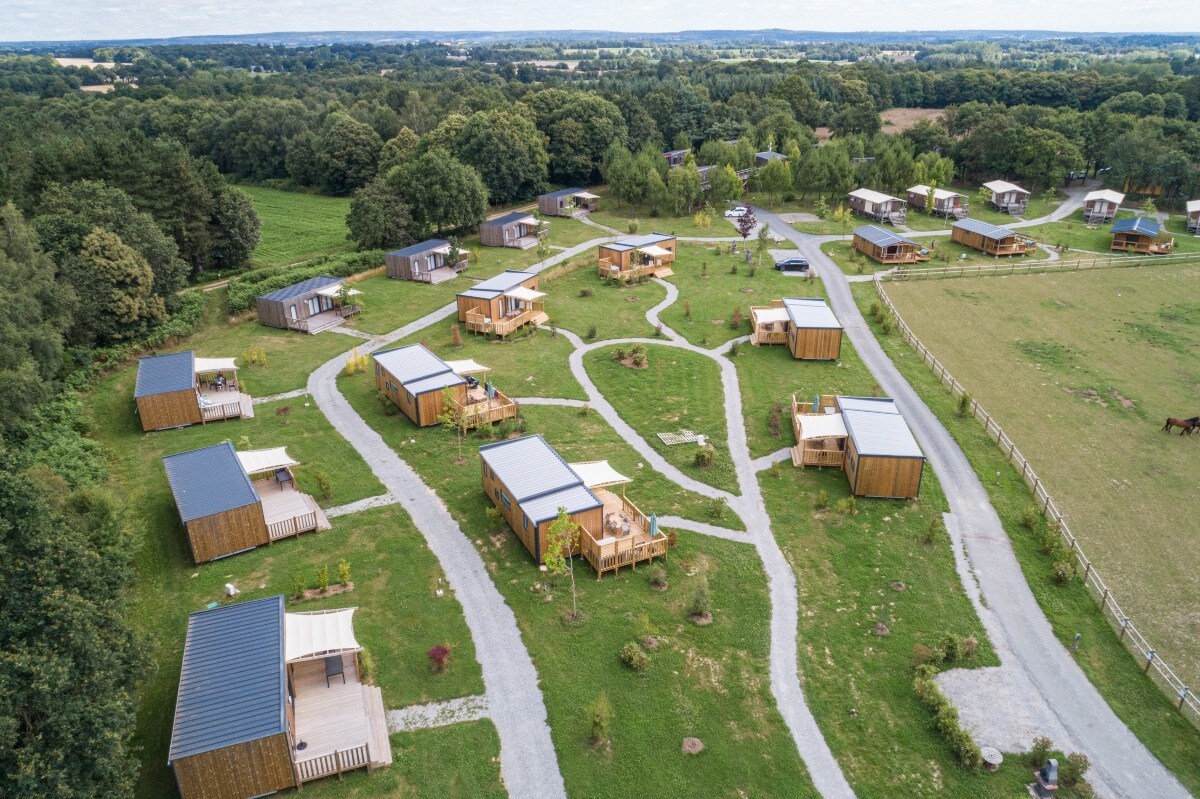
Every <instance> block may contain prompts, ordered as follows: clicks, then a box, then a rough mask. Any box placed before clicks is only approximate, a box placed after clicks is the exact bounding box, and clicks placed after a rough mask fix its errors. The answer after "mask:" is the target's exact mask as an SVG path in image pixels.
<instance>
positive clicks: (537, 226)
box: [479, 211, 548, 250]
mask: <svg viewBox="0 0 1200 799" xmlns="http://www.w3.org/2000/svg"><path fill="white" fill-rule="evenodd" d="M547 232H548V231H547V230H546V223H545V222H541V221H539V220H538V219H537V217H534V216H530V215H529V214H527V213H525V212H524V211H511V212H509V213H507V214H501V215H500V216H496V217H492V218H491V219H486V220H484V221H483V223H482V224H480V225H479V243H480V244H482V245H484V246H485V247H515V248H516V249H518V250H529V249H532V248H534V247H536V246H537V243H538V239H540V238H541V237H542V236H545V235H546V233H547Z"/></svg>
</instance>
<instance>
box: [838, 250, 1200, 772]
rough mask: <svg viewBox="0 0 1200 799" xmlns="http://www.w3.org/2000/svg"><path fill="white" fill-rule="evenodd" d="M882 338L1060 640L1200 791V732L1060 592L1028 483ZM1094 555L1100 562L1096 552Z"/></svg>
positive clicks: (1065, 589)
mask: <svg viewBox="0 0 1200 799" xmlns="http://www.w3.org/2000/svg"><path fill="white" fill-rule="evenodd" d="M1126 274H1128V273H1126ZM854 293H855V298H856V300H857V302H858V305H859V307H860V308H862V309H863V311H864V313H865V312H866V310H867V308H868V307H869V306H870V304H871V303H872V302H873V301H874V299H875V296H874V291H873V289H872V288H871V287H870V286H868V285H861V286H856V287H854ZM875 333H876V336H877V337H878V338H879V341H880V344H881V345H882V346H883V347H884V349H885V350H886V351H887V353H888V355H889V356H890V357H891V358H892V361H893V362H894V363H895V364H896V366H897V367H898V368H899V369H900V371H901V372H902V373H903V375H904V377H905V379H907V380H908V382H909V383H910V384H911V385H912V386H913V388H914V389H916V390H917V392H918V393H919V394H920V395H921V398H922V399H923V400H924V401H925V402H926V403H928V405H929V406H930V408H931V409H932V410H933V411H934V413H936V414H937V416H938V418H939V420H940V421H941V422H942V424H944V425H945V426H946V427H947V429H948V430H949V431H950V432H951V434H952V435H953V436H954V438H955V440H956V441H957V442H958V444H959V446H961V447H962V448H963V452H964V453H965V454H966V456H967V458H968V460H969V461H970V462H971V465H972V467H973V468H974V469H975V471H976V473H977V474H978V475H979V476H980V479H981V481H982V482H983V485H984V487H985V488H986V489H987V491H988V494H989V495H990V498H991V501H992V504H993V505H994V506H995V508H996V511H997V513H999V515H1000V518H1001V521H1002V522H1003V523H1004V527H1005V530H1006V531H1007V532H1008V534H1009V538H1010V539H1011V541H1012V543H1013V549H1014V551H1015V552H1016V554H1017V557H1018V559H1019V561H1020V563H1021V568H1022V570H1023V571H1024V574H1025V579H1026V580H1027V581H1028V583H1029V586H1030V588H1031V590H1032V591H1033V593H1034V596H1035V597H1036V598H1037V600H1038V604H1039V605H1040V606H1041V608H1042V610H1043V611H1044V612H1045V614H1046V617H1047V619H1048V620H1049V621H1050V624H1051V626H1052V627H1053V629H1054V633H1055V635H1056V636H1057V637H1058V639H1059V641H1061V642H1062V644H1063V645H1064V646H1071V645H1073V643H1074V637H1075V634H1076V633H1078V634H1080V635H1081V636H1082V638H1081V639H1080V640H1081V645H1080V646H1079V648H1078V651H1077V652H1076V654H1075V658H1076V661H1077V662H1078V663H1079V665H1080V667H1081V668H1082V669H1083V670H1084V672H1085V673H1086V674H1087V676H1088V678H1089V679H1090V680H1091V682H1092V684H1093V685H1095V686H1096V687H1097V689H1098V690H1099V691H1100V693H1101V694H1102V695H1103V696H1104V699H1105V701H1107V702H1108V703H1109V705H1110V707H1112V709H1113V711H1114V712H1116V714H1117V715H1118V716H1119V717H1120V718H1121V720H1122V721H1124V722H1125V723H1126V724H1128V725H1129V727H1130V729H1131V730H1132V731H1133V732H1134V734H1135V735H1137V736H1138V738H1139V739H1141V740H1142V741H1143V742H1144V743H1145V744H1146V746H1147V747H1149V749H1150V751H1151V752H1152V753H1153V754H1154V755H1155V756H1156V757H1157V758H1159V760H1161V761H1162V762H1163V763H1164V764H1165V765H1166V766H1167V768H1169V769H1170V770H1171V771H1172V772H1173V773H1174V774H1175V775H1176V776H1177V777H1178V778H1179V779H1180V781H1181V782H1182V783H1183V784H1184V785H1185V786H1186V787H1187V788H1188V790H1189V791H1191V792H1193V793H1197V792H1200V731H1198V730H1197V729H1196V728H1195V727H1194V726H1192V725H1191V723H1189V722H1188V721H1187V720H1186V719H1184V718H1183V717H1182V716H1180V715H1179V713H1177V712H1176V711H1175V707H1174V703H1173V702H1172V701H1171V700H1170V699H1169V698H1168V697H1166V696H1165V695H1164V694H1163V693H1162V692H1161V691H1160V690H1159V689H1158V688H1157V687H1156V686H1155V685H1154V684H1153V683H1151V681H1150V680H1149V679H1147V678H1146V677H1145V676H1143V674H1142V671H1141V663H1140V662H1139V661H1138V660H1135V659H1134V658H1133V657H1131V656H1130V654H1129V653H1128V651H1127V650H1126V649H1125V648H1124V647H1123V646H1122V645H1121V643H1120V642H1118V640H1117V635H1116V632H1115V631H1114V629H1113V628H1112V627H1111V626H1110V625H1109V623H1108V621H1107V620H1106V619H1104V618H1103V617H1102V616H1101V615H1100V612H1099V610H1098V608H1097V606H1096V603H1095V601H1094V600H1093V599H1092V598H1091V596H1090V595H1089V594H1088V593H1087V591H1086V590H1085V589H1084V587H1083V585H1082V583H1080V582H1077V581H1075V582H1071V583H1069V584H1068V585H1066V586H1060V585H1058V584H1056V583H1055V582H1054V581H1053V579H1052V570H1053V564H1052V563H1051V559H1050V558H1047V557H1046V556H1044V555H1043V554H1042V553H1041V551H1040V542H1039V540H1038V535H1037V534H1035V533H1031V532H1029V531H1027V530H1026V529H1025V528H1024V527H1023V526H1022V524H1021V518H1022V515H1023V513H1024V512H1025V510H1026V509H1027V508H1028V507H1029V506H1030V504H1031V499H1030V495H1029V490H1028V488H1027V487H1026V485H1025V483H1024V481H1023V480H1022V479H1021V476H1020V475H1019V474H1018V473H1017V471H1016V470H1015V469H1013V468H1012V466H1011V465H1009V464H1008V463H1007V461H1006V460H1005V458H1004V456H1003V454H1002V453H1001V452H1000V450H999V449H998V448H997V447H996V444H995V442H994V441H993V440H992V439H990V438H989V437H988V436H987V435H986V434H985V433H984V431H983V429H982V427H981V426H980V425H979V423H978V422H976V421H975V420H974V419H971V418H967V417H959V416H958V414H957V412H956V405H957V402H956V400H955V399H954V398H953V397H951V395H950V393H949V392H948V391H947V390H946V389H945V387H944V386H942V385H941V383H940V382H939V381H938V379H937V378H936V377H935V376H934V375H933V373H932V372H931V371H930V370H929V369H928V368H927V367H926V366H925V365H924V364H923V363H922V362H921V360H920V358H919V357H918V356H917V355H916V353H915V352H913V350H912V349H911V348H910V347H909V346H908V345H907V344H906V343H905V342H904V340H903V339H902V338H901V337H900V336H898V335H895V334H892V335H890V336H889V335H881V334H880V331H879V330H878V328H877V326H876V329H875ZM997 475H998V477H997ZM1089 554H1092V555H1093V557H1094V553H1092V552H1091V551H1090V550H1089ZM1140 623H1141V621H1140V620H1139V624H1140Z"/></svg>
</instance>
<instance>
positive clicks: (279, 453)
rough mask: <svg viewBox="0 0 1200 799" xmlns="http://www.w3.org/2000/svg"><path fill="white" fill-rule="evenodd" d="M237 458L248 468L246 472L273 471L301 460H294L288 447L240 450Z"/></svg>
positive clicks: (295, 464)
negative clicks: (289, 453) (288, 452)
mask: <svg viewBox="0 0 1200 799" xmlns="http://www.w3.org/2000/svg"><path fill="white" fill-rule="evenodd" d="M237 458H238V461H239V462H240V463H241V464H242V468H243V469H245V470H246V474H259V473H261V472H273V471H275V470H276V469H286V468H289V467H292V466H299V465H300V462H299V461H296V460H292V457H291V456H290V455H288V454H287V447H275V448H274V449H252V450H247V451H246V452H239V453H238V454H237Z"/></svg>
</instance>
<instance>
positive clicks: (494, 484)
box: [479, 459, 604, 565]
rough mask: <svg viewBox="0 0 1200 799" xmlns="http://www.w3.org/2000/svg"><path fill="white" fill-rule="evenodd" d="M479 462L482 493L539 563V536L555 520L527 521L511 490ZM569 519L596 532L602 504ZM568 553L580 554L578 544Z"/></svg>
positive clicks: (600, 522) (601, 512)
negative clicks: (505, 498)
mask: <svg viewBox="0 0 1200 799" xmlns="http://www.w3.org/2000/svg"><path fill="white" fill-rule="evenodd" d="M479 463H480V468H481V469H482V470H483V491H484V493H485V494H487V496H488V499H490V500H491V501H492V504H493V505H495V506H496V509H497V510H498V511H500V515H501V516H503V517H504V520H505V521H507V522H508V526H509V527H511V528H512V530H513V532H514V533H516V534H517V538H518V539H520V541H521V543H522V544H524V545H525V549H527V550H529V554H530V555H532V556H533V557H534V559H535V560H536V561H537V562H538V563H539V565H540V563H541V550H540V548H539V547H540V542H541V540H542V539H541V537H542V536H544V535H545V533H546V530H548V529H549V528H550V525H551V524H552V523H553V521H554V520H553V519H551V520H550V521H544V522H542V523H541V524H535V523H534V520H533V519H529V520H528V522H529V523H528V524H526V523H525V522H526V517H525V511H524V509H522V508H521V506H520V505H519V504H517V501H516V500H515V499H514V498H513V495H512V492H511V491H509V490H508V487H507V486H505V485H504V483H502V482H501V481H500V480H499V479H496V478H493V477H492V475H491V473H490V471H489V470H488V467H487V464H486V463H484V462H483V460H482V459H480V461H479ZM497 491H500V492H503V494H504V495H505V496H507V497H508V505H505V503H504V500H502V499H500V497H499V496H498V495H497V493H496V492H497ZM571 519H572V520H573V521H574V522H575V523H577V524H581V525H583V526H584V527H586V528H587V529H588V530H591V531H592V533H593V534H597V531H599V530H600V527H601V525H602V524H603V523H604V511H603V508H595V509H594V510H587V511H583V512H582V513H573V514H571ZM571 554H572V555H575V554H579V548H578V547H577V548H576V549H575V550H574V551H573V552H572V553H571Z"/></svg>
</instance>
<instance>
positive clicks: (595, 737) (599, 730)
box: [587, 691, 614, 746]
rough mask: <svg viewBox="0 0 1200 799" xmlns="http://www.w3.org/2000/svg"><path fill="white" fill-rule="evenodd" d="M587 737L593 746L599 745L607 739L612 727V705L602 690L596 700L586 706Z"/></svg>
mask: <svg viewBox="0 0 1200 799" xmlns="http://www.w3.org/2000/svg"><path fill="white" fill-rule="evenodd" d="M587 715H588V731H589V735H588V738H589V739H590V740H591V742H592V744H594V745H595V746H601V745H603V744H604V743H605V742H607V741H608V735H609V730H611V729H612V722H613V715H614V714H613V707H612V703H611V702H609V701H608V694H606V693H604V691H601V692H600V695H599V696H597V697H596V701H595V702H592V703H591V704H589V705H588V706H587Z"/></svg>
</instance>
